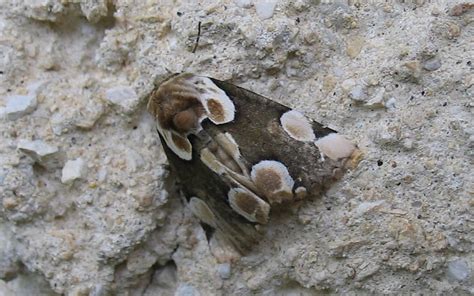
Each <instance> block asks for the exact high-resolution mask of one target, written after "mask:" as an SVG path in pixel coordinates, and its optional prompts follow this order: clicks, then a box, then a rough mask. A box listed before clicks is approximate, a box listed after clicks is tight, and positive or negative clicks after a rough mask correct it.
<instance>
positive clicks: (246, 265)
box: [0, 0, 474, 296]
mask: <svg viewBox="0 0 474 296" xmlns="http://www.w3.org/2000/svg"><path fill="white" fill-rule="evenodd" d="M0 28H1V30H0V32H1V33H0V36H1V38H2V42H0V57H1V58H0V114H1V116H0V151H1V153H0V295H40V296H43V295H94V296H99V295H319V294H323V293H324V294H330V295H331V294H333V295H367V294H375V295H384V294H389V295H422V294H423V295H472V294H473V293H474V275H473V274H474V272H473V270H474V264H473V262H474V247H473V246H474V224H473V221H474V217H473V214H472V213H473V208H474V196H473V195H474V186H473V184H474V174H473V169H472V163H473V157H474V154H473V151H474V126H473V123H474V116H473V107H474V102H473V100H472V98H473V97H474V74H473V73H474V71H473V67H474V66H473V60H472V59H473V57H474V46H473V43H472V41H473V39H474V7H473V5H472V4H470V3H469V1H462V0H445V1H428V0H404V1H402V0H387V1H369V0H280V1H276V0H275V1H273V0H245V1H244V0H223V1H211V0H201V1H195V0H192V1H184V0H177V1H171V0H163V1H132V0H116V1H109V0H45V1H1V4H0ZM198 32H199V36H198ZM198 37H199V38H198ZM198 40H199V42H198ZM184 71H186V72H192V73H197V74H201V75H206V76H210V77H215V78H217V79H220V80H229V81H231V82H232V83H234V84H237V85H240V86H242V87H245V88H247V89H249V90H252V91H254V92H257V93H259V94H262V95H264V96H267V97H268V98H271V99H272V100H275V101H277V102H280V103H283V104H285V105H288V106H290V107H293V108H295V109H297V110H298V111H300V112H302V113H304V114H306V115H307V116H309V117H311V118H313V119H314V120H317V121H318V122H321V123H323V124H325V125H328V126H329V127H331V128H333V129H335V130H338V131H339V132H341V133H342V134H344V135H346V136H347V137H348V138H349V139H350V140H353V141H354V142H357V143H358V144H359V148H361V150H362V151H363V153H364V158H363V160H362V161H361V162H360V163H359V166H358V167H357V168H356V169H354V170H352V171H350V172H349V173H348V174H346V175H345V176H344V177H343V178H342V179H341V180H340V181H339V182H337V184H335V185H334V186H333V187H332V188H331V189H330V190H329V191H328V192H326V194H325V195H324V196H322V197H319V198H314V197H313V198H312V197H307V198H306V200H305V201H303V202H302V204H301V205H300V207H295V208H291V209H288V210H286V211H282V212H281V213H280V212H279V213H271V214H270V221H269V223H268V225H267V226H265V228H264V229H262V231H263V232H264V233H265V234H264V238H263V239H262V241H261V242H260V243H259V244H258V245H256V246H255V248H254V249H253V250H252V252H251V253H250V254H247V255H246V256H243V257H241V256H238V255H237V254H236V253H235V252H234V251H233V250H231V249H228V248H227V246H222V245H220V244H219V242H218V239H216V237H214V236H209V233H206V231H205V230H204V229H203V228H202V226H201V225H200V223H199V222H198V221H197V219H196V218H195V217H194V216H193V215H192V214H191V211H190V209H189V208H188V207H187V203H186V200H185V199H184V198H183V196H182V195H181V193H180V191H179V186H177V184H176V182H175V180H174V176H173V174H172V173H170V172H169V168H168V165H167V161H166V157H165V155H164V153H163V150H162V148H161V144H160V141H159V138H158V134H157V132H156V129H155V123H154V120H153V118H151V116H150V115H149V114H148V113H147V112H146V102H147V97H148V95H149V94H150V92H151V90H152V89H153V88H154V87H155V85H156V84H157V83H159V82H160V81H163V79H165V78H166V77H168V76H169V75H170V74H171V73H178V72H184ZM302 157H304V156H302ZM77 160H81V161H80V163H77ZM71 161H75V162H74V163H72V164H73V165H71V163H70V162H71ZM64 170H66V173H67V174H66V173H65V172H64ZM66 177H67V178H66Z"/></svg>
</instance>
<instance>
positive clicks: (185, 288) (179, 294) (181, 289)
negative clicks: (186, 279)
mask: <svg viewBox="0 0 474 296" xmlns="http://www.w3.org/2000/svg"><path fill="white" fill-rule="evenodd" d="M174 295H175V296H200V295H201V293H199V291H198V290H196V288H194V287H193V286H191V285H190V284H180V285H179V286H178V288H177V289H176V292H175V293H174Z"/></svg>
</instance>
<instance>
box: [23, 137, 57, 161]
mask: <svg viewBox="0 0 474 296" xmlns="http://www.w3.org/2000/svg"><path fill="white" fill-rule="evenodd" d="M17 149H18V150H20V151H21V152H23V153H25V154H27V155H29V156H30V157H31V158H33V159H34V160H35V161H37V162H39V163H42V164H46V162H49V160H50V159H51V158H53V157H54V156H55V155H56V154H57V153H58V152H59V149H58V147H56V146H52V145H48V144H46V143H45V142H43V141H41V140H34V141H30V140H23V139H22V140H19V141H18V144H17Z"/></svg>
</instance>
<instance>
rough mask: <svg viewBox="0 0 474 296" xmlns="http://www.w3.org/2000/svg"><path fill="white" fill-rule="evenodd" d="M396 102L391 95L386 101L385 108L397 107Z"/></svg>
mask: <svg viewBox="0 0 474 296" xmlns="http://www.w3.org/2000/svg"><path fill="white" fill-rule="evenodd" d="M396 102H397V100H396V99H395V98H394V97H391V98H390V99H388V100H387V102H385V108H387V109H389V110H392V109H395V107H396Z"/></svg>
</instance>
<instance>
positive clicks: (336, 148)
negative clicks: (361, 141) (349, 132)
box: [314, 133, 356, 160]
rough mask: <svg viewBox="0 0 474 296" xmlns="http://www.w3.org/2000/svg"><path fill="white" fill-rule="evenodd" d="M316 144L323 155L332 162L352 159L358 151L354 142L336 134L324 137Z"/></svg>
mask: <svg viewBox="0 0 474 296" xmlns="http://www.w3.org/2000/svg"><path fill="white" fill-rule="evenodd" d="M314 144H315V145H316V146H317V147H318V149H319V151H321V153H323V154H324V155H326V156H327V157H329V158H330V159H332V160H338V159H341V158H346V157H350V156H351V155H352V153H353V152H354V150H355V149H356V146H355V145H354V144H353V143H352V142H350V141H349V140H347V139H346V138H344V137H343V136H341V135H339V134H336V133H331V134H329V135H327V136H324V137H322V138H320V139H318V140H317V141H315V142H314Z"/></svg>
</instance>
